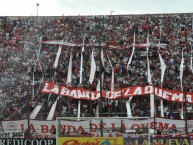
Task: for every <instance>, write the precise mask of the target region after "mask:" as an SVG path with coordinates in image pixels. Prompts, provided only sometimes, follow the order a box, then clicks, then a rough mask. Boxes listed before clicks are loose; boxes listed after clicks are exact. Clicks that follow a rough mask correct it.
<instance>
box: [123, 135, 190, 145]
mask: <svg viewBox="0 0 193 145" xmlns="http://www.w3.org/2000/svg"><path fill="white" fill-rule="evenodd" d="M150 142H151V145H190V138H189V137H157V138H156V137H153V138H152V137H151V139H150ZM146 144H149V143H148V138H143V137H140V138H133V137H132V138H124V145H146Z"/></svg>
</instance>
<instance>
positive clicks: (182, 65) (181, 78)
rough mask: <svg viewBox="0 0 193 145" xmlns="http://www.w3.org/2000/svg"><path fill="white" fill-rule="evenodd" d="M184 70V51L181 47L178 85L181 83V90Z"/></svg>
mask: <svg viewBox="0 0 193 145" xmlns="http://www.w3.org/2000/svg"><path fill="white" fill-rule="evenodd" d="M183 70H184V52H183V49H182V60H181V64H180V85H181V90H182V91H183V82H182V81H183V72H184V71H183Z"/></svg>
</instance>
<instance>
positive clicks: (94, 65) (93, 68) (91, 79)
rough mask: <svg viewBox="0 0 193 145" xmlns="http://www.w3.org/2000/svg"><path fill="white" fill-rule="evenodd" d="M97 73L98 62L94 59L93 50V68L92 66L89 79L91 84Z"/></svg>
mask: <svg viewBox="0 0 193 145" xmlns="http://www.w3.org/2000/svg"><path fill="white" fill-rule="evenodd" d="M95 73H96V62H95V59H94V48H93V49H92V53H91V66H90V78H89V83H90V84H92V82H93V80H94V77H95Z"/></svg>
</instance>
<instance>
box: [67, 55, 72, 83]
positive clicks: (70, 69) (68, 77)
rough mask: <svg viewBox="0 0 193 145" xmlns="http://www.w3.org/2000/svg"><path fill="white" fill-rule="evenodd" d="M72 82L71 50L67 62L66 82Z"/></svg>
mask: <svg viewBox="0 0 193 145" xmlns="http://www.w3.org/2000/svg"><path fill="white" fill-rule="evenodd" d="M71 82H72V51H71V52H70V59H69V64H68V75H67V84H71Z"/></svg>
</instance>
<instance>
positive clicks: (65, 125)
mask: <svg viewBox="0 0 193 145" xmlns="http://www.w3.org/2000/svg"><path fill="white" fill-rule="evenodd" d="M1 123H2V127H3V130H4V131H6V132H13V131H17V132H23V131H25V130H26V129H27V128H28V126H27V125H28V121H27V119H26V120H15V121H1ZM57 123H58V122H57ZM57 123H56V120H52V121H48V120H30V131H31V133H33V134H37V133H41V134H42V133H44V134H49V133H53V132H54V131H55V130H56V127H57V126H56V124H57ZM192 124H193V120H188V122H187V125H188V132H192V129H193V125H192ZM148 125H150V128H154V127H156V128H157V129H160V130H162V131H164V132H167V131H168V129H169V128H172V129H174V130H177V131H178V132H182V133H183V132H185V120H174V119H165V118H159V117H156V118H155V119H154V118H151V119H149V120H148V119H137V120H136V119H129V118H128V119H126V118H124V119H120V118H113V119H110V118H106V119H103V128H104V130H106V129H108V130H112V129H117V128H120V127H122V128H123V129H126V130H133V129H140V128H144V127H148ZM59 128H60V130H61V131H62V132H65V133H66V132H68V133H75V132H77V131H82V130H83V129H84V130H85V131H89V132H98V131H100V119H89V120H86V119H85V120H76V121H74V120H69V119H68V120H60V124H59Z"/></svg>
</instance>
